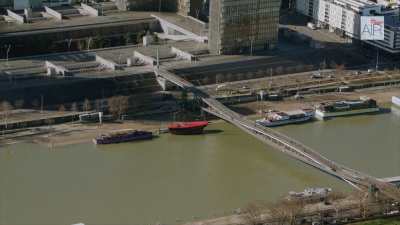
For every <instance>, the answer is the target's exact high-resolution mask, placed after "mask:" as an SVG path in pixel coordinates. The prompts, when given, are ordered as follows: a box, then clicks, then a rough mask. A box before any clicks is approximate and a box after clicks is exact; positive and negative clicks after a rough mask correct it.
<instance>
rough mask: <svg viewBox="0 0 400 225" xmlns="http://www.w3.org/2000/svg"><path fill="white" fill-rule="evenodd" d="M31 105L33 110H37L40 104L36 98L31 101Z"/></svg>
mask: <svg viewBox="0 0 400 225" xmlns="http://www.w3.org/2000/svg"><path fill="white" fill-rule="evenodd" d="M31 105H32V106H33V108H36V109H37V108H38V107H39V105H40V103H39V100H37V99H36V98H35V99H33V100H32V102H31Z"/></svg>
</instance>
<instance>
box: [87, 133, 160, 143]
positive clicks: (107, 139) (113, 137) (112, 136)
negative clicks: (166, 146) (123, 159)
mask: <svg viewBox="0 0 400 225" xmlns="http://www.w3.org/2000/svg"><path fill="white" fill-rule="evenodd" d="M153 137H154V136H153V133H152V132H149V131H141V130H121V131H117V132H114V133H109V134H103V135H100V136H98V137H96V138H95V139H93V142H94V143H95V144H115V143H121V142H130V141H139V140H148V139H152V138H153Z"/></svg>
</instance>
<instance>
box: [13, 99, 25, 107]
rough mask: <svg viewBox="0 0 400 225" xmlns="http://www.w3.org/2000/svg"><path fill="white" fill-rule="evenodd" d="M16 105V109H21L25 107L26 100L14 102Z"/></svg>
mask: <svg viewBox="0 0 400 225" xmlns="http://www.w3.org/2000/svg"><path fill="white" fill-rule="evenodd" d="M14 106H15V108H16V109H21V108H22V107H24V100H23V99H18V100H16V101H15V102H14Z"/></svg>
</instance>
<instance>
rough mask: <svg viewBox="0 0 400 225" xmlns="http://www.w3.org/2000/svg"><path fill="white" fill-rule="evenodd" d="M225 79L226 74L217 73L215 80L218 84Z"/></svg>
mask: <svg viewBox="0 0 400 225" xmlns="http://www.w3.org/2000/svg"><path fill="white" fill-rule="evenodd" d="M224 79H225V76H224V74H222V73H217V74H216V75H215V82H216V83H217V84H218V83H222V82H224Z"/></svg>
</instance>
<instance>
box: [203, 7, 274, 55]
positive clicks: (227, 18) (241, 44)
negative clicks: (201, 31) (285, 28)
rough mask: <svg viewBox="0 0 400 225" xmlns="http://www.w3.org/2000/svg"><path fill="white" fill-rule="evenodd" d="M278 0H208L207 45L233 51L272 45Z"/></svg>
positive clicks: (255, 49)
mask: <svg viewBox="0 0 400 225" xmlns="http://www.w3.org/2000/svg"><path fill="white" fill-rule="evenodd" d="M280 6H281V0H212V1H210V16H209V20H210V22H209V40H208V43H209V49H210V51H211V52H212V53H216V54H236V53H243V52H249V51H257V50H264V49H271V48H274V47H275V45H276V43H277V41H278V23H279V9H280Z"/></svg>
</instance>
